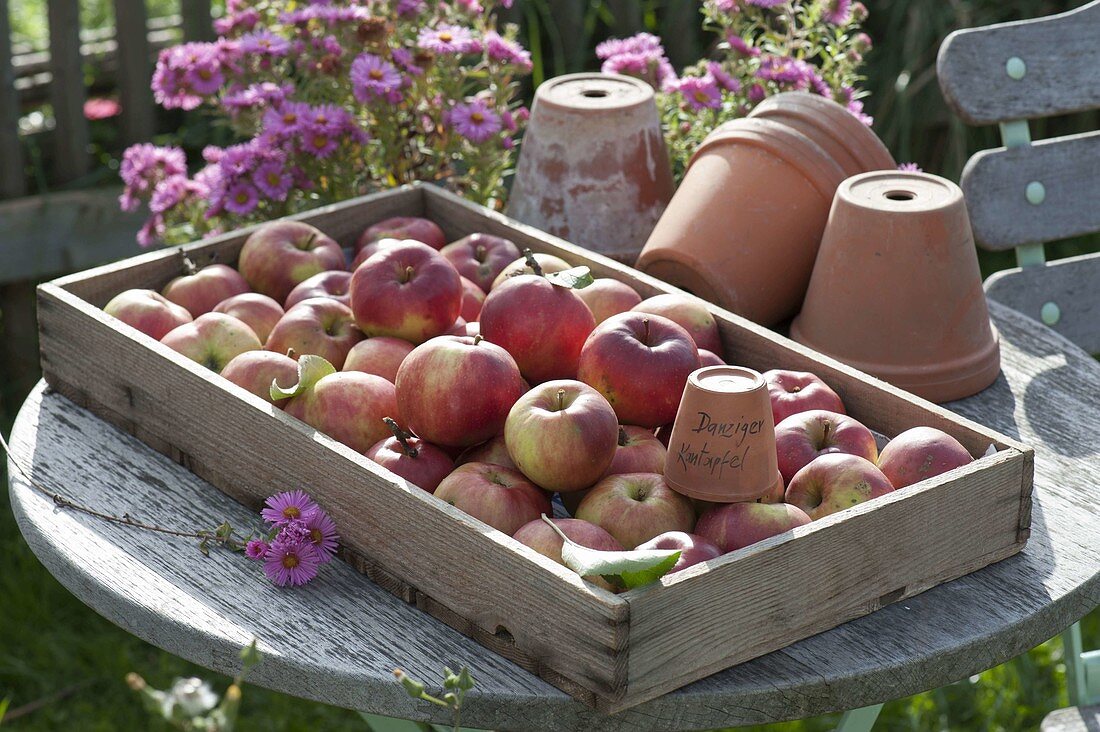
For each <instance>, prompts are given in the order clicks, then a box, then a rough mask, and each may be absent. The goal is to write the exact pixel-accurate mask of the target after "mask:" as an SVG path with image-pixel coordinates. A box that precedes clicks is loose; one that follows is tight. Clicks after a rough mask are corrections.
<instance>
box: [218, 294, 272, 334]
mask: <svg viewBox="0 0 1100 732" xmlns="http://www.w3.org/2000/svg"><path fill="white" fill-rule="evenodd" d="M214 312H215V313H225V314H226V315H232V316H233V317H234V318H236V319H237V320H241V321H244V322H245V323H246V324H247V325H248V327H249V328H251V329H252V330H253V331H254V332H255V333H256V337H257V338H259V339H260V343H267V337H268V336H269V335H271V329H272V328H274V327H275V324H276V323H278V322H279V320H281V319H282V317H283V307H282V305H280V304H279V303H277V302H275V301H274V300H272V299H271V298H270V297H268V296H267V295H261V294H260V293H258V292H243V293H241V294H240V295H234V296H233V297H229V298H226V299H225V300H222V301H221V302H219V303H218V304H217V305H216V306H215V307H214Z"/></svg>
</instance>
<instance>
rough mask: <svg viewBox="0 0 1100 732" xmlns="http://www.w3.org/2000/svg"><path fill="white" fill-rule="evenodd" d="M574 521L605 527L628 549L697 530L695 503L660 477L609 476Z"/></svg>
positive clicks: (645, 475) (589, 497) (579, 508)
mask: <svg viewBox="0 0 1100 732" xmlns="http://www.w3.org/2000/svg"><path fill="white" fill-rule="evenodd" d="M574 518H579V519H583V520H585V521H591V522H592V523H594V524H596V525H597V526H600V527H602V528H603V529H605V530H606V531H607V532H608V533H609V534H611V535H612V536H614V537H615V538H616V539H618V541H619V543H620V544H622V545H623V546H624V547H626V548H627V549H633V548H635V547H636V546H638V545H639V544H642V543H644V542H647V541H649V540H650V539H652V538H653V537H655V536H657V535H658V534H663V533H665V532H666V531H683V532H687V533H690V532H691V530H692V529H693V528H694V527H695V509H694V508H693V507H692V505H691V500H690V499H689V498H688V497H687V496H682V495H680V494H679V493H677V492H676V491H674V490H672V489H671V488H669V487H668V484H667V483H665V478H664V476H663V475H658V474H657V473H628V474H626V475H609V476H607V477H606V478H604V479H603V480H601V481H600V482H599V483H597V484H596V485H594V486H592V489H591V490H590V491H588V495H586V496H585V497H584V500H583V501H581V505H580V506H578V507H577V511H576V514H575V515H574Z"/></svg>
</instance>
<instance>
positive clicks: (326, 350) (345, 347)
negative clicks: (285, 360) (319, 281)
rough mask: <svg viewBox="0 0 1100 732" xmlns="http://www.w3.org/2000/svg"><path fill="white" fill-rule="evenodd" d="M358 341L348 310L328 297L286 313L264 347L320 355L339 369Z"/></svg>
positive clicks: (318, 298)
mask: <svg viewBox="0 0 1100 732" xmlns="http://www.w3.org/2000/svg"><path fill="white" fill-rule="evenodd" d="M361 340H363V333H362V332H361V331H360V330H359V327H358V326H357V325H356V324H355V317H354V316H353V315H352V314H351V308H349V307H348V306H347V305H342V304H340V303H338V302H337V301H335V300H333V299H332V298H328V297H314V298H310V299H309V300H303V301H302V302H300V303H298V304H297V305H295V306H294V307H292V308H291V309H290V310H287V311H286V314H285V315H284V316H283V317H282V319H280V320H279V322H278V323H276V325H275V328H274V329H273V330H272V331H271V335H270V336H268V338H267V345H266V346H265V348H266V349H267V350H269V351H275V352H276V353H286V352H287V350H289V349H291V348H293V349H294V352H295V353H297V354H298V355H299V356H304V355H305V354H313V355H315V356H321V357H322V358H324V359H325V360H326V361H328V362H329V363H331V364H332V365H333V367H335V368H336V369H340V368H343V366H344V361H345V359H347V357H348V352H349V351H351V348H352V346H354V345H355V344H356V343H358V342H359V341H361Z"/></svg>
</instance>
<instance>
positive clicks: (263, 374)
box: [222, 351, 298, 408]
mask: <svg viewBox="0 0 1100 732" xmlns="http://www.w3.org/2000/svg"><path fill="white" fill-rule="evenodd" d="M222 376H223V377H225V378H226V379H228V380H229V381H232V382H233V383H234V384H236V385H237V386H239V387H241V388H242V389H244V390H245V391H249V392H252V393H253V394H255V395H256V396H258V397H260V398H261V399H263V400H264V401H266V402H269V403H271V404H274V405H275V406H276V407H279V408H282V407H285V406H286V403H287V402H288V401H290V400H289V399H272V398H271V382H272V381H274V382H276V383H277V384H278V385H279V386H281V387H283V388H284V389H289V388H290V387H292V386H294V384H296V383H297V382H298V362H297V361H295V360H294V359H293V358H291V357H290V356H287V355H285V354H282V353H273V352H271V351H245V352H244V353H242V354H240V355H239V356H235V357H234V358H233V360H232V361H230V362H229V363H227V364H226V365H225V368H223V369H222Z"/></svg>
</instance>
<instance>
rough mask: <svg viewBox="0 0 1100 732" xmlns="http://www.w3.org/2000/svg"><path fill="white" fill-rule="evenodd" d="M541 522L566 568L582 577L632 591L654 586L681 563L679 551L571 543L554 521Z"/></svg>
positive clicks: (544, 517) (544, 515)
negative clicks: (554, 539)
mask: <svg viewBox="0 0 1100 732" xmlns="http://www.w3.org/2000/svg"><path fill="white" fill-rule="evenodd" d="M542 520H543V521H545V522H546V523H548V524H550V527H551V528H552V529H554V531H556V532H557V533H558V536H560V537H561V539H562V542H563V544H562V547H561V558H562V561H563V562H565V566H567V567H569V568H570V569H571V570H573V571H574V572H576V573H577V574H579V575H580V576H582V577H590V576H592V575H599V576H601V577H604V578H607V579H617V580H619V581H620V582H622V583H623V585H625V586H626V588H627V589H628V590H629V589H633V588H635V587H641V586H642V585H648V584H649V583H650V582H656V581H657V580H659V579H660V578H661V577H663V576H665V575H666V574H668V571H669V570H670V569H672V567H673V566H674V565H675V564H676V562H677V560H679V559H680V550H679V549H634V550H631V551H600V550H598V549H589V548H588V547H586V546H581V545H580V544H578V543H576V542H575V541H572V540H571V539H570V538H569V537H568V536H566V535H565V534H564V533H563V532H562V530H561V529H559V528H558V527H557V526H556V525H555V524H554V522H553V521H551V520H550V519H549V518H547V516H546V514H543V515H542Z"/></svg>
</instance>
